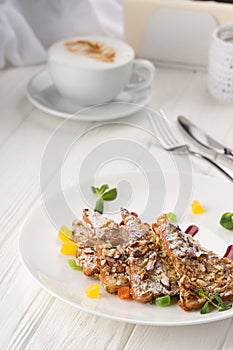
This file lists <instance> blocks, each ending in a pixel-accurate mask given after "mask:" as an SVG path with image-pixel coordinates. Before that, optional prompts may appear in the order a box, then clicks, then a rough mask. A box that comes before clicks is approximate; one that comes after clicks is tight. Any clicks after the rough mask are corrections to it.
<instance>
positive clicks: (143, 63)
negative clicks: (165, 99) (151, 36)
mask: <svg viewBox="0 0 233 350" xmlns="http://www.w3.org/2000/svg"><path fill="white" fill-rule="evenodd" d="M141 68H143V69H145V70H147V71H148V77H147V78H146V80H143V81H141V82H137V83H129V84H128V85H127V86H126V90H127V91H132V90H134V91H137V90H142V89H145V88H147V87H148V86H150V85H151V84H152V82H153V80H154V76H155V71H156V69H155V66H154V65H153V64H152V63H151V62H150V61H147V60H143V59H135V60H134V61H133V69H132V74H133V72H135V71H137V70H138V69H141Z"/></svg>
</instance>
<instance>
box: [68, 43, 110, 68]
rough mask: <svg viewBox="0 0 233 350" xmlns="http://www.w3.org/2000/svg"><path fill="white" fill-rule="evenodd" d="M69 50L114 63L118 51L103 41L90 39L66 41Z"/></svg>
mask: <svg viewBox="0 0 233 350" xmlns="http://www.w3.org/2000/svg"><path fill="white" fill-rule="evenodd" d="M64 46H65V48H66V49H67V51H69V52H72V53H74V54H76V55H83V56H86V57H89V58H92V59H95V60H97V61H101V62H108V63H113V62H114V60H115V56H116V51H115V50H114V48H113V47H111V46H109V45H107V44H105V43H103V42H93V41H88V40H76V41H67V42H65V43H64Z"/></svg>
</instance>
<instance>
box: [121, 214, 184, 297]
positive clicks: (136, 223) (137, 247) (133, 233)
mask: <svg viewBox="0 0 233 350" xmlns="http://www.w3.org/2000/svg"><path fill="white" fill-rule="evenodd" d="M121 216H122V219H123V222H124V224H125V228H126V230H127V232H128V240H129V242H128V253H129V267H130V285H131V292H132V297H133V299H135V300H137V301H140V302H143V303H146V302H151V301H153V300H154V299H155V298H157V297H158V296H161V295H177V294H178V292H179V288H178V284H177V280H178V276H177V274H176V271H175V269H174V267H173V265H172V263H171V261H170V258H169V257H168V255H167V253H166V251H165V250H164V249H163V247H162V245H161V244H160V239H159V236H158V234H157V233H156V232H154V231H152V229H151V227H150V225H148V224H145V223H142V222H141V220H140V219H139V218H138V217H136V216H135V215H134V214H131V213H130V212H129V211H128V210H126V209H121Z"/></svg>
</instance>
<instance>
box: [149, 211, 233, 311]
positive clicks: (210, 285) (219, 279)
mask: <svg viewBox="0 0 233 350" xmlns="http://www.w3.org/2000/svg"><path fill="white" fill-rule="evenodd" d="M153 227H154V226H153ZM155 229H156V231H157V232H158V234H159V235H160V238H161V242H162V244H163V246H164V248H165V249H166V251H167V253H168V255H169V257H170V259H171V260H172V262H173V264H174V267H175V269H176V271H177V274H178V276H179V286H180V301H179V305H180V306H181V308H182V309H184V310H185V311H190V310H194V309H199V308H201V307H202V306H203V304H204V302H205V299H203V298H201V297H199V296H198V294H197V290H200V289H201V290H203V291H204V293H205V295H210V294H211V293H218V294H220V296H221V298H222V299H223V300H233V263H232V261H231V260H229V259H227V258H220V257H219V256H218V255H216V254H215V253H213V252H212V251H209V250H207V249H205V248H203V247H202V246H201V245H200V244H199V242H198V241H196V240H195V239H194V238H193V237H191V236H190V235H188V234H186V233H184V232H182V231H181V230H180V228H179V227H178V226H176V225H175V224H173V223H172V222H171V221H169V219H168V218H167V216H166V215H165V214H164V215H161V216H160V217H159V218H158V220H157V224H156V225H155Z"/></svg>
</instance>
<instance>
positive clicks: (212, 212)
mask: <svg viewBox="0 0 233 350" xmlns="http://www.w3.org/2000/svg"><path fill="white" fill-rule="evenodd" d="M131 179H132V181H134V183H135V182H137V181H138V188H137V190H138V192H137V197H136V198H134V199H133V200H132V202H131V203H130V205H129V207H130V209H131V210H134V211H138V212H140V210H141V201H142V199H143V198H144V192H145V189H144V188H143V186H141V182H140V179H139V177H138V176H137V174H135V173H130V174H128V181H131ZM104 181H108V183H110V184H111V183H112V177H111V179H108V178H105V179H104ZM104 183H106V182H104ZM181 189H182V186H181ZM157 190H158V191H159V188H158V189H157ZM70 194H71V196H72V195H73V199H71V201H72V200H75V202H76V204H77V208H76V209H77V211H76V213H77V215H78V216H79V215H80V213H81V210H82V208H83V207H85V203H84V202H83V199H82V197H81V195H80V196H78V194H77V191H74V190H72V191H71V192H70ZM166 196H167V197H168V199H169V198H170V199H171V201H173V200H174V196H177V192H176V189H175V188H173V187H172V186H171V188H169V189H166ZM191 197H192V198H190V201H191V200H193V199H198V200H200V202H201V203H202V204H203V205H204V206H205V209H206V211H205V213H203V214H201V215H193V214H192V213H191V210H190V203H189V204H188V203H187V213H186V215H185V218H184V219H183V221H182V223H180V225H181V227H182V228H184V229H185V228H186V227H187V226H188V225H190V224H194V223H195V224H197V225H198V227H199V229H200V230H199V232H198V234H197V235H196V238H197V239H198V240H199V241H200V242H201V243H202V244H203V245H204V246H205V247H206V248H208V249H210V250H213V251H215V252H216V253H218V254H219V255H223V254H224V252H225V250H226V248H227V246H228V245H229V244H232V242H233V233H232V232H231V231H227V230H225V229H223V228H222V227H220V225H219V224H218V221H219V218H220V216H221V214H222V213H223V212H226V211H229V210H232V198H233V186H232V184H230V182H228V181H226V180H221V179H215V178H211V177H206V176H201V175H199V176H194V177H193V193H192V196H191ZM52 200H54V204H55V203H57V199H56V196H55V197H54V198H53V199H52ZM155 200H156V198H155ZM170 209H171V208H170ZM163 210H166V211H167V210H169V208H168V207H165V208H163ZM158 214H159V213H154V212H153V208H151V211H150V217H151V222H153V220H154V219H155V218H156V217H157V215H158ZM69 220H70V219H69ZM64 225H67V226H70V225H71V222H70V221H69V222H64ZM56 236H57V228H56V227H55V226H54V225H52V224H51V222H50V220H49V218H48V215H47V214H46V212H45V209H44V206H43V204H42V203H39V204H38V205H37V206H36V207H35V209H34V210H33V211H32V212H31V214H30V215H29V217H28V218H27V219H26V221H25V223H24V225H23V228H22V231H21V235H20V241H19V251H20V255H21V258H22V260H23V262H24V264H25V266H26V268H27V269H28V270H29V272H30V273H31V275H32V276H33V277H34V279H35V280H36V281H37V282H39V284H40V285H41V286H42V287H43V288H45V289H46V290H47V291H48V292H50V293H51V294H52V295H54V296H55V297H57V298H59V299H61V300H63V301H64V302H67V303H68V304H71V305H73V306H75V307H78V308H79V309H82V310H85V311H87V312H89V313H92V314H95V315H99V316H104V317H108V318H111V319H114V320H120V321H125V322H131V323H137V324H143V325H157V326H181V325H193V324H200V323H207V322H212V321H217V320H221V319H224V318H228V317H232V316H233V309H231V310H228V311H225V312H218V311H213V312H211V313H209V314H207V315H201V314H200V312H199V311H193V312H185V311H183V310H182V309H181V308H180V307H179V306H178V305H177V304H176V303H173V304H172V305H171V306H169V307H166V308H160V307H158V306H155V305H150V304H140V303H139V302H136V301H133V300H131V301H123V300H120V299H118V298H117V296H115V295H111V294H108V293H107V292H105V291H104V290H103V288H101V294H100V297H99V298H98V299H89V298H87V297H86V296H85V288H86V287H87V286H88V285H89V284H90V283H93V280H92V279H91V278H88V277H86V276H84V275H83V273H82V272H80V271H74V270H72V269H71V268H70V267H69V266H68V264H67V259H68V258H67V257H66V256H64V255H61V254H60V253H59V250H60V246H61V243H60V242H59V241H58V240H57V238H56ZM69 258H70V257H69Z"/></svg>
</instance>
